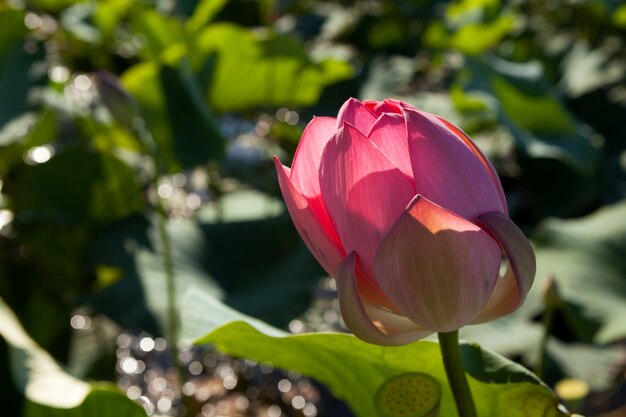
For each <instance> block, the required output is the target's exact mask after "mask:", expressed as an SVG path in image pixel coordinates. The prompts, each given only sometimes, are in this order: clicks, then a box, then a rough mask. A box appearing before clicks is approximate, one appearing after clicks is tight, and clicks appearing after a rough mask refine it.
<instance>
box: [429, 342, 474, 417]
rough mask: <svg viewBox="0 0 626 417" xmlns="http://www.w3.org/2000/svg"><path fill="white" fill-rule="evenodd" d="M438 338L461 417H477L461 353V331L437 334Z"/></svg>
mask: <svg viewBox="0 0 626 417" xmlns="http://www.w3.org/2000/svg"><path fill="white" fill-rule="evenodd" d="M437 336H438V337H439V348H440V349H441V355H442V356H443V366H444V368H445V369H446V375H447V376H448V382H449V383H450V388H451V389H452V395H454V401H455V402H456V409H457V411H458V413H459V417H477V414H476V406H475V405H474V399H473V398H472V393H471V391H470V389H469V385H468V383H467V378H466V376H465V369H464V368H463V361H462V359H461V351H460V350H459V331H458V330H455V331H453V332H449V333H437Z"/></svg>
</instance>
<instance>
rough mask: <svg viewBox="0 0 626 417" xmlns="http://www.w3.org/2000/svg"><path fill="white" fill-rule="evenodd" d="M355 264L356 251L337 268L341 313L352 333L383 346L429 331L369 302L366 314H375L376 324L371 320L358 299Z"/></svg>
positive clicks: (408, 339)
mask: <svg viewBox="0 0 626 417" xmlns="http://www.w3.org/2000/svg"><path fill="white" fill-rule="evenodd" d="M355 267H356V253H354V252H352V253H351V254H350V255H348V257H346V259H344V260H343V262H342V263H341V265H340V266H339V271H338V272H337V292H338V294H339V305H340V308H341V315H342V317H343V321H344V322H345V323H346V326H347V327H348V329H350V331H352V333H354V334H355V335H356V336H357V337H358V338H359V339H361V340H364V341H366V342H369V343H373V344H376V345H383V346H397V345H405V344H407V343H411V342H414V341H416V340H418V339H421V338H423V337H426V336H428V335H429V334H430V333H432V332H430V331H428V330H422V329H420V328H419V327H417V326H416V325H415V324H413V323H410V322H409V324H407V322H408V320H406V319H403V318H402V317H399V316H396V315H394V314H393V313H389V312H386V311H384V310H382V309H380V308H378V307H376V306H372V305H370V306H369V312H370V314H372V313H373V315H377V317H376V320H377V324H378V325H377V324H374V322H373V321H372V319H371V318H370V316H369V315H368V311H366V308H365V306H364V304H363V302H362V301H361V296H360V295H359V290H358V288H357V283H356V275H355ZM394 316H395V317H394Z"/></svg>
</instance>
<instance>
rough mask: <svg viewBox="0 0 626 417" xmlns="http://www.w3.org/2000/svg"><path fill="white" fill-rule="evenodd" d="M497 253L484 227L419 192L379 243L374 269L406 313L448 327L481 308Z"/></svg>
mask: <svg viewBox="0 0 626 417" xmlns="http://www.w3.org/2000/svg"><path fill="white" fill-rule="evenodd" d="M500 259H501V252H500V248H499V246H498V244H497V243H496V242H495V241H494V240H493V239H492V238H491V236H489V234H488V233H486V232H484V231H483V230H482V229H480V228H479V227H478V226H476V225H474V224H473V223H470V222H468V221H467V220H465V219H463V218H461V217H458V216H456V215H455V214H453V213H451V212H449V211H447V210H445V209H443V208H441V207H439V206H437V205H436V204H434V203H432V202H431V201H429V200H427V199H426V198H424V197H421V196H419V195H418V196H416V197H415V199H414V200H413V201H412V202H411V204H410V205H409V207H408V208H407V210H406V212H405V213H404V214H403V215H402V216H401V217H400V219H398V222H397V223H396V224H395V225H394V226H393V228H392V229H391V231H390V232H389V234H388V235H387V236H386V237H385V239H384V240H383V242H382V243H381V245H380V249H379V250H378V253H377V254H376V259H375V261H374V272H375V274H376V277H377V278H378V281H379V282H380V283H381V286H382V288H383V290H384V291H385V293H386V294H387V295H388V296H389V297H390V298H391V300H392V301H393V302H394V303H395V304H396V305H397V306H398V308H399V310H400V311H401V312H402V313H403V314H404V315H406V316H407V317H408V318H410V319H411V320H412V321H414V322H415V323H417V324H418V325H420V326H422V327H423V328H427V329H430V330H432V331H436V332H449V331H452V330H456V329H458V328H460V327H462V326H464V325H465V324H468V323H471V322H472V321H473V320H474V319H476V317H477V316H478V315H479V314H480V312H481V311H482V310H483V308H484V306H485V305H486V304H487V301H488V299H489V296H490V295H491V293H492V291H493V289H494V286H495V285H496V280H497V278H498V271H499V268H500Z"/></svg>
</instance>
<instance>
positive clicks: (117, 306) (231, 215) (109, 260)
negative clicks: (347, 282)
mask: <svg viewBox="0 0 626 417" xmlns="http://www.w3.org/2000/svg"><path fill="white" fill-rule="evenodd" d="M282 207H283V206H282V204H280V202H278V201H277V200H276V199H272V198H268V197H267V196H264V195H262V194H260V193H257V192H252V191H245V192H244V191H242V192H238V193H234V194H232V195H227V196H226V197H225V198H223V199H222V201H221V207H220V208H219V209H218V210H212V209H209V210H208V211H205V212H203V213H202V214H201V215H200V219H201V220H200V221H193V220H177V221H173V222H170V223H169V225H168V232H169V237H170V240H171V247H172V258H173V263H174V276H175V282H176V289H177V302H178V306H179V313H178V314H179V316H180V317H181V322H182V327H183V330H182V335H183V337H185V338H189V337H198V336H199V335H201V334H204V333H206V331H207V329H210V328H214V327H216V325H218V324H223V323H225V322H228V321H231V320H233V319H236V318H238V317H240V316H237V315H236V314H235V313H234V310H233V309H232V308H235V309H237V310H240V311H242V312H243V313H245V314H249V315H252V316H255V317H258V318H261V319H263V320H265V321H269V322H271V323H274V324H276V325H279V326H284V325H286V324H287V323H288V322H289V321H290V320H291V319H292V318H294V317H296V316H297V315H299V314H302V313H303V312H304V310H305V309H306V308H307V306H308V305H309V302H310V299H311V294H312V288H313V287H314V286H315V285H316V283H317V281H318V280H319V278H320V277H321V276H323V274H324V272H323V271H322V270H321V268H320V267H319V266H318V265H317V263H316V262H315V260H314V259H313V258H312V256H311V255H310V254H309V252H308V250H307V249H306V248H305V247H304V245H303V244H302V242H301V240H300V237H299V236H298V235H297V233H296V231H295V230H294V229H293V226H292V224H291V220H290V219H289V218H288V217H287V216H286V215H285V214H284V213H283V212H282ZM161 250H162V246H161V241H160V238H159V236H158V233H157V228H156V226H155V225H153V224H152V223H151V222H149V221H147V220H145V219H141V218H138V219H129V220H126V221H124V222H121V223H119V224H117V225H115V226H112V227H110V228H108V230H107V231H106V232H104V233H103V234H102V235H101V236H100V237H99V238H97V240H96V241H95V244H94V247H93V255H92V260H91V264H92V265H93V266H94V267H97V266H99V265H100V266H107V267H115V268H119V269H120V272H121V274H122V278H121V279H119V280H118V281H117V282H116V283H115V284H113V285H111V286H109V287H107V288H105V289H103V290H102V291H100V292H98V293H96V294H94V295H93V296H91V297H89V299H88V300H87V302H88V303H89V304H90V305H92V306H94V307H95V309H96V311H98V312H102V313H105V314H107V315H108V316H110V317H112V318H113V319H115V320H116V321H117V322H118V323H121V324H122V325H123V326H125V327H130V328H135V327H140V328H144V329H146V330H148V331H150V332H152V333H154V334H159V333H161V332H162V331H163V329H165V328H167V327H166V326H165V324H166V323H167V320H168V319H167V302H166V287H165V275H164V268H163V265H164V264H163V258H162V252H161ZM219 300H222V301H219ZM223 303H225V304H226V305H228V306H230V307H226V306H224V304H223ZM237 314H240V313H237Z"/></svg>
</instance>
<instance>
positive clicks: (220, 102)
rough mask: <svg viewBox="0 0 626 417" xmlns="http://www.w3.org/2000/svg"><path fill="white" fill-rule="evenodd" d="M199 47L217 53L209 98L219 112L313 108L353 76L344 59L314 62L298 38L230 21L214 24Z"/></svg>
mask: <svg viewBox="0 0 626 417" xmlns="http://www.w3.org/2000/svg"><path fill="white" fill-rule="evenodd" d="M234 45H236V47H234ZM197 47H198V52H199V53H201V54H203V55H204V56H209V55H210V54H216V55H217V63H216V66H215V73H214V76H213V78H212V81H211V85H210V87H209V91H208V98H209V102H210V103H211V104H212V105H213V107H214V108H216V109H217V110H219V111H235V110H244V109H250V108H255V107H260V106H310V105H313V104H315V103H316V102H317V100H318V98H319V96H320V94H321V93H322V90H323V88H324V87H325V86H327V85H330V84H333V83H335V82H337V81H341V80H345V79H347V78H349V77H351V76H352V68H351V66H350V65H349V64H348V63H346V62H344V61H338V60H333V59H325V60H323V61H321V62H318V63H314V62H312V61H311V60H310V59H309V57H308V56H307V54H306V53H305V50H304V48H303V46H302V44H301V42H300V41H299V40H298V39H297V38H296V37H294V36H291V35H276V34H272V33H271V32H263V33H258V32H253V31H251V30H249V29H245V28H243V27H239V26H237V25H234V24H230V23H216V24H213V25H211V26H209V27H208V28H207V29H205V30H204V31H203V32H202V33H201V34H200V36H199V37H198V42H197Z"/></svg>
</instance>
